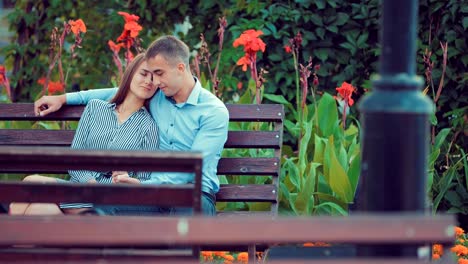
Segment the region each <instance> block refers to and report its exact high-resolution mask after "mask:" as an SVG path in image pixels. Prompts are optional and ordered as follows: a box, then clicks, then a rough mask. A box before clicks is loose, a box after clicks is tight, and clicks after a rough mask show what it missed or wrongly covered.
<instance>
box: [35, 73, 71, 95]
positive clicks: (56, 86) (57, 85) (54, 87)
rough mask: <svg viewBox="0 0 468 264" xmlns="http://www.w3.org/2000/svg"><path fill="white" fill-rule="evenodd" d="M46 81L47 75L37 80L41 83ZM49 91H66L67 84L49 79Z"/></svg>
mask: <svg viewBox="0 0 468 264" xmlns="http://www.w3.org/2000/svg"><path fill="white" fill-rule="evenodd" d="M45 82H46V78H45V77H42V78H40V79H39V80H38V81H37V83H38V84H40V85H44V84H45ZM47 91H48V92H49V95H51V94H54V93H63V92H64V91H65V85H64V84H63V83H61V82H52V81H49V83H48V85H47Z"/></svg>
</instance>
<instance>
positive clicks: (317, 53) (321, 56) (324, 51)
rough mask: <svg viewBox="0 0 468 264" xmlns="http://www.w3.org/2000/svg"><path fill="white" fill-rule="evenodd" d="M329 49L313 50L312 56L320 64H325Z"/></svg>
mask: <svg viewBox="0 0 468 264" xmlns="http://www.w3.org/2000/svg"><path fill="white" fill-rule="evenodd" d="M329 52H330V50H329V49H315V50H314V51H313V53H314V55H315V56H316V57H317V58H319V59H320V60H321V61H322V62H325V61H326V60H327V59H328V53H329Z"/></svg>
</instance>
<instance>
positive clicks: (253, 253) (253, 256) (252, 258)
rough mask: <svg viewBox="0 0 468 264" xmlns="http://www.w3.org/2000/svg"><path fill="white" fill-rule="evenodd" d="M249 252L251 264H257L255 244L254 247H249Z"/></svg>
mask: <svg viewBox="0 0 468 264" xmlns="http://www.w3.org/2000/svg"><path fill="white" fill-rule="evenodd" d="M248 251H249V262H248V263H250V264H255V263H257V260H256V258H257V256H256V253H257V252H256V251H257V250H256V247H255V244H253V245H249V248H248Z"/></svg>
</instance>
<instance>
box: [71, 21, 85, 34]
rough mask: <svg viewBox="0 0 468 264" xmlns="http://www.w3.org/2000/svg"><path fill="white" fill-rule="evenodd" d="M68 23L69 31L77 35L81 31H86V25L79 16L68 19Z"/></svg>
mask: <svg viewBox="0 0 468 264" xmlns="http://www.w3.org/2000/svg"><path fill="white" fill-rule="evenodd" d="M68 24H69V25H70V27H71V31H72V32H73V34H75V36H78V35H79V34H80V33H81V32H83V33H86V25H85V23H84V22H83V20H81V18H80V19H78V20H75V21H73V20H70V21H68Z"/></svg>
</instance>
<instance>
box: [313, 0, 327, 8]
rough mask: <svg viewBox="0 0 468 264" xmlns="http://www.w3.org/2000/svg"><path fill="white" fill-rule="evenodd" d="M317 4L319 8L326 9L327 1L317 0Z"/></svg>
mask: <svg viewBox="0 0 468 264" xmlns="http://www.w3.org/2000/svg"><path fill="white" fill-rule="evenodd" d="M314 2H315V5H316V6H317V9H324V8H325V4H326V2H325V1H324V0H315V1H314Z"/></svg>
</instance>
